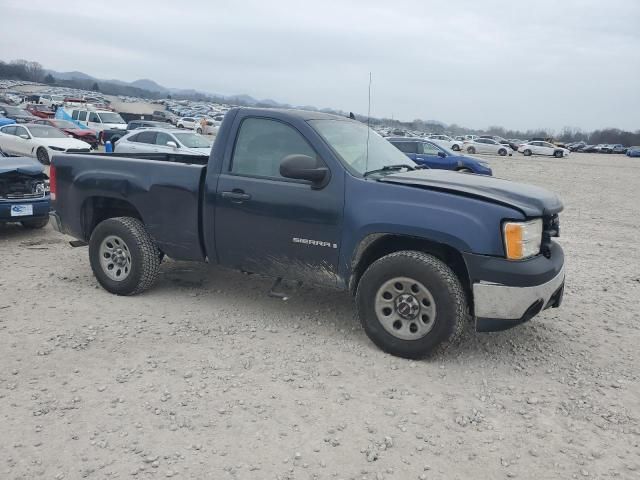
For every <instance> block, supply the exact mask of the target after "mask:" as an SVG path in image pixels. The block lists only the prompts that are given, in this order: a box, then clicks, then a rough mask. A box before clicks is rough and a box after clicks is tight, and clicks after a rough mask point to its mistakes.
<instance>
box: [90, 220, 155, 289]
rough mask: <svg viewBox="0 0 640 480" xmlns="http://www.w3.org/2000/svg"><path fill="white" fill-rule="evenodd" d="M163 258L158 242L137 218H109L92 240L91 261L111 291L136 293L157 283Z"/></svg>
mask: <svg viewBox="0 0 640 480" xmlns="http://www.w3.org/2000/svg"><path fill="white" fill-rule="evenodd" d="M161 260H162V257H161V252H160V250H159V249H158V247H157V245H156V244H155V242H154V241H153V239H152V238H151V236H150V235H149V233H148V232H147V230H146V229H145V228H144V225H143V224H142V222H141V221H140V220H138V219H137V218H132V217H117V218H109V219H107V220H104V221H103V222H101V223H99V224H98V226H97V227H96V228H95V229H94V230H93V233H92V234H91V239H90V240H89V261H90V262H91V269H92V270H93V274H94V275H95V277H96V279H97V280H98V282H99V283H100V285H102V287H103V288H104V289H105V290H107V291H108V292H111V293H115V294H116V295H135V294H137V293H140V292H143V291H144V290H146V289H148V288H149V287H151V285H153V283H154V282H155V280H156V278H157V276H158V271H159V269H160V262H161Z"/></svg>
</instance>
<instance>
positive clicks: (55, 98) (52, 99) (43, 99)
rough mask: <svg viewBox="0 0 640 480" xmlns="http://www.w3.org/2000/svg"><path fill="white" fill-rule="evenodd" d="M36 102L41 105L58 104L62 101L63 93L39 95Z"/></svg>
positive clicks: (50, 105) (52, 105) (51, 105)
mask: <svg viewBox="0 0 640 480" xmlns="http://www.w3.org/2000/svg"><path fill="white" fill-rule="evenodd" d="M38 103H40V104H41V105H46V106H47V107H54V106H59V105H62V104H63V103H64V95H49V94H44V95H40V99H39V100H38Z"/></svg>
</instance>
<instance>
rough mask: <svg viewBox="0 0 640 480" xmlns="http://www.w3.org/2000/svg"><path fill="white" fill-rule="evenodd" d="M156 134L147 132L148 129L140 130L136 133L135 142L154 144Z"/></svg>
mask: <svg viewBox="0 0 640 480" xmlns="http://www.w3.org/2000/svg"><path fill="white" fill-rule="evenodd" d="M156 136H157V133H156V132H149V131H146V132H140V133H139V134H138V135H136V142H138V143H150V144H155V143H156Z"/></svg>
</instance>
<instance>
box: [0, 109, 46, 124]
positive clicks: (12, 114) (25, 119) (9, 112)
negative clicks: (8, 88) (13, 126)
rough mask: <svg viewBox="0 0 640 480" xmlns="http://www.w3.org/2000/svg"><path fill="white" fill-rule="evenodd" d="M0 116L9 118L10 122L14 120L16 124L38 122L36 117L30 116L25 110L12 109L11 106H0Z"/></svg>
mask: <svg viewBox="0 0 640 480" xmlns="http://www.w3.org/2000/svg"><path fill="white" fill-rule="evenodd" d="M0 114H2V115H4V116H5V117H7V118H10V119H11V120H15V121H16V123H30V122H33V121H35V120H38V117H36V116H34V115H32V114H31V113H29V112H27V111H26V110H24V109H22V108H18V107H12V106H11V105H0Z"/></svg>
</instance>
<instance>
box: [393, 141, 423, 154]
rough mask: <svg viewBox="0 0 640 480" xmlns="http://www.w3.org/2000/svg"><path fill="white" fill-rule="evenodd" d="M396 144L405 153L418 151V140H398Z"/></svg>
mask: <svg viewBox="0 0 640 480" xmlns="http://www.w3.org/2000/svg"><path fill="white" fill-rule="evenodd" d="M394 145H395V146H396V147H397V148H398V150H400V151H401V152H403V153H418V144H417V143H416V142H397V143H394Z"/></svg>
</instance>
